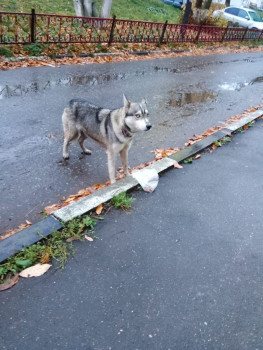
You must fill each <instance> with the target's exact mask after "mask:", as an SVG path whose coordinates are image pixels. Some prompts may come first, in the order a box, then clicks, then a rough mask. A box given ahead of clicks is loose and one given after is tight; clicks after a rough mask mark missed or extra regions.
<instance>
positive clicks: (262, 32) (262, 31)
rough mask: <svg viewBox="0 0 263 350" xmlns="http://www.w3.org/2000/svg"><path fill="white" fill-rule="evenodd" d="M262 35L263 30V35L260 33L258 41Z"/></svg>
mask: <svg viewBox="0 0 263 350" xmlns="http://www.w3.org/2000/svg"><path fill="white" fill-rule="evenodd" d="M262 34H263V30H261V33H260V35H259V37H258V41H259V40H260V38H261V36H262Z"/></svg>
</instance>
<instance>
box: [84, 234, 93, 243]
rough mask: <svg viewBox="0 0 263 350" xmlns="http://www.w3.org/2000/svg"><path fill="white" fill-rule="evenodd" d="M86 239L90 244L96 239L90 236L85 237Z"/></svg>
mask: <svg viewBox="0 0 263 350" xmlns="http://www.w3.org/2000/svg"><path fill="white" fill-rule="evenodd" d="M85 238H86V240H87V241H89V242H93V241H94V239H93V238H92V237H90V236H88V235H85Z"/></svg>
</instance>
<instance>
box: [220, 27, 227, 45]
mask: <svg viewBox="0 0 263 350" xmlns="http://www.w3.org/2000/svg"><path fill="white" fill-rule="evenodd" d="M227 32H228V27H226V30H225V31H224V34H223V36H222V40H221V43H222V42H223V41H224V39H225V36H226V34H227Z"/></svg>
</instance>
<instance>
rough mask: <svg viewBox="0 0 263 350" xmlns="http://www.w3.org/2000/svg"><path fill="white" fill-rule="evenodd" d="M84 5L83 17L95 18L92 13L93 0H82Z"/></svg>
mask: <svg viewBox="0 0 263 350" xmlns="http://www.w3.org/2000/svg"><path fill="white" fill-rule="evenodd" d="M82 4H83V13H84V14H83V16H85V17H93V13H92V0H82Z"/></svg>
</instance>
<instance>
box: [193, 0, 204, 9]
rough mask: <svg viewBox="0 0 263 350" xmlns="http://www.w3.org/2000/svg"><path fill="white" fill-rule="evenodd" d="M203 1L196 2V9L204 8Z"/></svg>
mask: <svg viewBox="0 0 263 350" xmlns="http://www.w3.org/2000/svg"><path fill="white" fill-rule="evenodd" d="M202 4H203V0H196V3H195V7H196V8H197V9H200V8H201V7H202Z"/></svg>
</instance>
